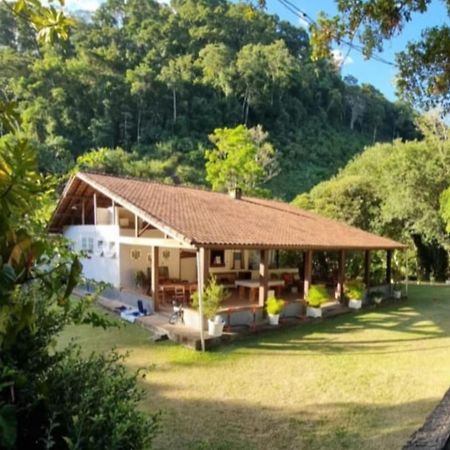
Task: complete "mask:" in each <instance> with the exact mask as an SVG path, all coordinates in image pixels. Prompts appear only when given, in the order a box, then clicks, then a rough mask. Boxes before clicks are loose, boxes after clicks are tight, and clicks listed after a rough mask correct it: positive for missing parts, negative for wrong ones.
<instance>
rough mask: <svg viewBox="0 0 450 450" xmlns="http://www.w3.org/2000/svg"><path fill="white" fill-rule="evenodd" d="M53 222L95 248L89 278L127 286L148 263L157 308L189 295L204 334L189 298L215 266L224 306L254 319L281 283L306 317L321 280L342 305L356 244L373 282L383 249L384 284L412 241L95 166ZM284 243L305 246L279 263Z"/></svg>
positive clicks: (296, 311) (84, 246)
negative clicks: (324, 263) (326, 266)
mask: <svg viewBox="0 0 450 450" xmlns="http://www.w3.org/2000/svg"><path fill="white" fill-rule="evenodd" d="M49 230H51V231H55V232H61V231H62V232H63V234H64V235H65V236H66V237H67V238H68V239H69V240H71V241H72V242H73V245H74V246H75V248H76V249H79V250H83V251H84V252H87V253H88V257H87V258H85V259H84V260H83V273H84V275H85V276H86V278H89V277H90V278H92V279H95V280H97V281H105V282H108V283H110V284H111V285H113V286H114V288H115V289H116V290H117V291H118V292H119V293H120V294H122V293H123V292H124V290H125V289H128V288H130V287H132V285H133V282H134V275H135V274H136V272H137V270H140V271H142V270H145V271H147V269H148V272H149V277H148V278H149V279H150V286H149V289H148V291H149V293H150V296H149V299H150V300H151V301H152V303H153V309H154V310H156V311H157V312H158V311H160V312H164V311H168V310H169V311H170V309H171V304H172V301H177V302H180V301H181V302H183V303H184V304H185V306H186V311H188V313H187V315H188V316H189V312H191V313H192V316H194V315H196V320H194V321H193V322H192V323H191V325H192V327H193V329H194V330H198V331H199V332H200V334H203V330H204V321H203V320H202V319H200V317H202V311H193V310H192V309H191V308H189V298H190V296H191V294H192V293H193V292H195V291H198V292H199V294H200V297H202V295H201V294H202V293H203V290H204V287H205V284H206V283H207V280H208V278H209V277H210V276H215V277H216V279H218V281H219V279H220V281H219V282H221V283H222V284H224V285H225V286H226V287H227V289H228V290H229V292H230V296H229V297H228V298H227V299H226V300H225V301H224V302H223V311H222V313H223V314H228V315H230V314H231V313H232V314H233V315H235V314H239V313H241V314H242V313H246V314H247V316H248V317H249V316H250V315H252V317H253V323H255V322H256V321H259V320H260V319H263V309H264V304H265V301H266V299H267V298H268V295H269V292H270V291H271V290H273V291H275V293H276V294H277V296H279V297H281V298H282V299H284V300H285V301H286V305H285V308H284V310H285V311H284V313H285V315H286V317H287V316H292V317H302V315H303V313H304V308H303V306H304V302H305V299H306V298H307V294H308V291H309V289H310V288H311V286H312V285H313V284H314V283H318V282H320V283H323V284H326V285H327V287H328V289H329V294H330V295H329V297H330V303H333V305H334V306H336V307H339V306H343V303H342V302H343V298H344V297H343V290H344V286H345V283H346V280H345V274H346V270H345V265H346V259H347V260H348V259H349V255H350V254H352V253H353V254H359V255H362V256H363V257H362V258H360V259H361V263H360V266H361V269H362V270H361V274H360V278H362V279H363V280H364V281H365V284H366V287H369V288H370V287H371V286H372V284H371V257H372V254H374V253H376V252H384V253H385V255H384V259H385V264H384V266H385V276H384V279H385V280H384V281H385V283H384V285H385V286H387V289H388V290H389V288H390V285H391V281H392V255H393V252H394V251H396V250H403V249H405V248H406V247H405V246H404V245H403V244H401V243H399V242H396V241H394V240H391V239H388V238H384V237H381V236H377V235H375V234H373V233H368V232H366V231H363V230H361V229H358V228H355V227H351V226H349V225H347V224H344V223H341V222H338V221H335V220H331V219H328V218H325V217H322V216H320V215H318V214H315V213H312V212H310V211H305V210H302V209H299V208H296V207H294V206H292V205H290V204H287V203H283V202H280V201H274V200H266V199H260V198H252V197H245V196H242V195H241V193H240V192H239V191H236V192H233V193H232V194H224V193H217V192H210V191H206V190H202V189H197V188H192V187H185V186H171V185H164V184H160V183H154V182H151V181H146V180H137V179H129V178H123V177H116V176H110V175H102V174H92V173H78V174H76V175H75V176H74V177H73V178H72V179H71V180H70V181H69V182H68V184H67V186H66V188H65V190H64V192H63V194H62V196H61V198H60V200H59V202H58V206H57V208H56V210H55V212H54V214H53V217H52V220H51V223H50V225H49ZM277 252H278V253H279V252H291V253H294V254H296V255H297V257H296V263H295V264H291V265H287V266H283V267H280V266H279V265H277V262H276V259H277V258H276V257H275V258H274V255H276V254H277ZM250 253H251V254H252V255H253V256H252V258H250ZM325 254H326V255H328V259H330V255H333V257H332V258H331V259H332V260H333V264H332V265H331V266H332V269H331V270H328V272H326V271H323V270H318V269H320V267H321V266H320V261H321V260H323V255H325ZM238 255H241V256H239V257H238ZM227 258H228V259H227ZM230 258H231V259H230ZM331 259H330V261H331ZM224 261H225V263H224ZM226 261H228V262H226ZM230 261H231V263H230ZM139 295H141V294H139ZM201 303H202V302H201V301H200V304H201ZM248 320H250V319H248ZM236 322H237V323H239V322H241V319H239V320H238V319H236Z"/></svg>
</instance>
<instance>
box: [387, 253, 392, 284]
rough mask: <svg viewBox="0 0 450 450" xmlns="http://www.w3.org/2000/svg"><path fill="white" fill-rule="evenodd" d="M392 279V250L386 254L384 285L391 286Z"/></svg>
mask: <svg viewBox="0 0 450 450" xmlns="http://www.w3.org/2000/svg"><path fill="white" fill-rule="evenodd" d="M391 279H392V250H388V251H387V253H386V284H389V285H390V284H391Z"/></svg>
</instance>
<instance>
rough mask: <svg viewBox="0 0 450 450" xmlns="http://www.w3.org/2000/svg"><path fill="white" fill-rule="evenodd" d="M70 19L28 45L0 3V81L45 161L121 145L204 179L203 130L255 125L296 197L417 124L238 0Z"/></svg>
mask: <svg viewBox="0 0 450 450" xmlns="http://www.w3.org/2000/svg"><path fill="white" fill-rule="evenodd" d="M76 20H77V25H76V27H75V28H74V29H73V31H72V33H71V35H70V39H69V41H68V42H65V43H61V44H58V45H57V46H53V47H52V48H44V49H41V50H40V54H38V52H37V51H36V47H35V44H34V41H33V39H31V38H30V36H31V37H32V35H33V31H32V30H30V29H29V27H28V28H27V27H26V25H24V24H23V23H22V21H19V22H17V21H16V20H15V19H14V18H12V17H11V14H10V11H9V10H8V8H7V7H5V5H3V4H2V5H0V23H1V24H2V27H0V28H1V32H0V48H1V50H0V90H1V92H3V93H4V94H5V95H6V96H7V97H8V98H10V99H17V101H18V102H19V107H20V109H21V112H22V118H23V122H24V129H25V132H26V134H27V136H28V137H30V138H31V139H33V140H34V141H35V142H36V144H38V146H39V149H40V164H41V168H42V169H44V170H48V171H51V172H61V173H63V172H65V171H66V170H67V169H68V168H69V167H70V166H71V165H72V164H74V161H75V159H76V158H77V157H78V156H80V155H83V154H84V153H86V152H87V151H89V150H91V149H93V148H102V147H106V148H119V147H120V148H122V149H123V150H124V151H125V152H127V154H128V153H129V154H130V155H131V156H128V155H125V156H124V159H126V158H130V159H131V160H132V162H133V163H132V164H131V163H130V164H128V163H127V164H125V166H123V170H124V171H126V172H127V171H128V170H129V171H130V174H131V175H141V176H142V175H148V176H151V177H156V178H158V179H163V180H169V179H170V180H172V181H174V182H191V183H197V184H199V183H200V184H202V183H205V175H204V172H203V168H204V153H205V149H206V148H211V147H212V145H211V143H210V142H208V135H210V134H211V133H213V131H214V130H215V129H216V128H224V127H227V128H234V127H236V126H238V125H239V124H242V123H244V124H246V125H247V126H248V127H249V128H252V127H254V126H256V125H258V124H260V125H261V126H262V127H263V128H264V130H265V131H267V132H268V133H269V140H270V142H271V143H272V144H273V146H274V148H276V149H277V151H278V156H279V158H278V159H279V165H280V169H281V171H280V174H279V175H278V176H276V177H274V178H273V179H272V180H271V181H270V182H269V183H268V185H267V187H269V188H270V189H271V190H272V192H273V193H274V194H275V195H276V196H281V197H284V198H293V197H294V196H295V195H296V194H298V193H299V192H302V191H304V190H306V189H309V188H311V187H312V186H313V185H315V184H316V183H317V182H318V181H321V180H323V179H326V178H328V177H329V176H331V175H332V174H334V173H335V172H336V170H337V168H339V167H342V166H344V165H345V163H346V162H347V161H348V160H349V159H351V158H352V157H353V156H354V155H355V154H357V153H359V152H360V151H361V150H362V148H363V147H364V146H365V145H367V144H369V143H372V142H374V141H375V140H376V141H379V140H382V141H384V140H388V141H389V140H392V139H393V138H398V137H399V138H412V137H414V136H416V131H415V129H414V126H413V124H412V121H411V115H412V114H411V111H410V109H409V108H407V107H406V106H405V105H402V104H399V103H398V104H393V103H390V102H388V101H387V100H386V99H385V98H384V97H383V96H382V95H381V94H380V93H379V92H378V91H376V90H375V89H374V88H373V87H371V86H368V85H362V86H358V85H357V83H355V80H354V79H351V78H349V79H346V80H343V79H342V78H341V76H340V73H339V70H338V69H336V67H335V66H334V65H333V64H332V63H330V62H327V61H325V60H321V61H317V62H312V61H311V59H310V53H311V50H310V46H309V40H308V35H307V34H306V32H305V31H304V30H302V29H301V28H297V27H294V26H293V25H291V24H289V23H287V22H284V21H281V20H279V19H278V18H277V17H276V16H270V15H268V14H266V13H265V12H263V11H261V10H259V9H257V8H255V7H253V6H251V5H249V4H248V3H231V2H227V1H225V0H214V1H206V0H200V1H199V0H196V1H194V0H174V1H172V5H171V7H168V6H167V5H161V4H159V3H157V2H156V1H152V0H146V1H137V0H132V1H127V2H125V1H124V0H116V1H112V0H111V1H108V2H106V3H105V4H104V5H102V6H101V7H100V8H99V9H98V11H96V12H95V13H94V15H93V17H92V20H91V21H86V20H83V18H82V17H79V18H76ZM141 159H143V160H144V162H140V160H141ZM91 162H92V161H91ZM91 167H92V166H91ZM100 167H101V168H102V169H104V168H105V166H103V165H101V166H100ZM107 170H109V167H107ZM113 170H117V169H116V168H113ZM194 174H195V176H194Z"/></svg>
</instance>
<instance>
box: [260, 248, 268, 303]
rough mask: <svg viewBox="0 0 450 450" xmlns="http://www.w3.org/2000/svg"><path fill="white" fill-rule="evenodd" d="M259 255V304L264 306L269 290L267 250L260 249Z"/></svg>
mask: <svg viewBox="0 0 450 450" xmlns="http://www.w3.org/2000/svg"><path fill="white" fill-rule="evenodd" d="M259 255H260V260H259V306H264V305H265V303H266V300H267V292H268V290H269V250H260V251H259Z"/></svg>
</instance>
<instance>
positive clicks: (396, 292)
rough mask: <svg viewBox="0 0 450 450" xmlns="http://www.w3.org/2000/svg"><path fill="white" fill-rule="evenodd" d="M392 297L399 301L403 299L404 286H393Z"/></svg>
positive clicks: (396, 284) (397, 284)
mask: <svg viewBox="0 0 450 450" xmlns="http://www.w3.org/2000/svg"><path fill="white" fill-rule="evenodd" d="M392 296H393V297H394V298H395V299H397V300H399V299H401V298H402V286H401V285H400V284H399V283H395V284H394V285H393V286H392Z"/></svg>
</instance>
